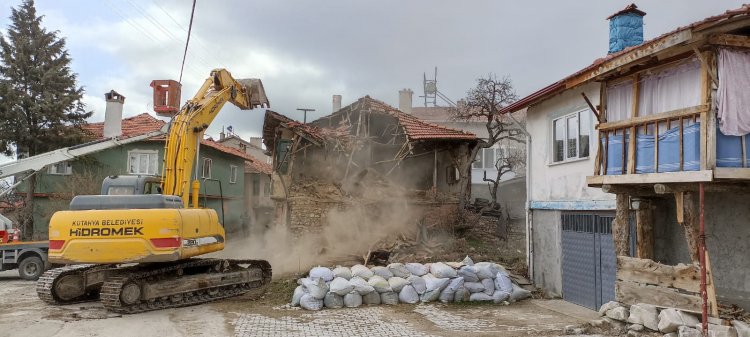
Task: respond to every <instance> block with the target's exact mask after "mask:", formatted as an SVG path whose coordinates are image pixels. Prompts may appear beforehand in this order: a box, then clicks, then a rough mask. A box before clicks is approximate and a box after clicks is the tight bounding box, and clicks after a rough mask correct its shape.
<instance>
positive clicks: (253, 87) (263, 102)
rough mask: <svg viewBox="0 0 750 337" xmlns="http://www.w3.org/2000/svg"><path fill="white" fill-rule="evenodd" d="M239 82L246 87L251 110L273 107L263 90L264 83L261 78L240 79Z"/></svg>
mask: <svg viewBox="0 0 750 337" xmlns="http://www.w3.org/2000/svg"><path fill="white" fill-rule="evenodd" d="M237 82H238V83H239V84H242V86H243V87H245V93H247V95H248V99H247V101H248V102H250V109H255V108H263V107H265V108H270V107H271V103H269V102H268V97H266V90H265V89H263V82H261V81H260V79H259V78H243V79H238V80H237Z"/></svg>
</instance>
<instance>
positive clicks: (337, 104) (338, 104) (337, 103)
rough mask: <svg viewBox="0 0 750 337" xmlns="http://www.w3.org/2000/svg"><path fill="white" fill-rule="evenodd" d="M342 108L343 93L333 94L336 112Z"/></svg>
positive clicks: (334, 110)
mask: <svg viewBox="0 0 750 337" xmlns="http://www.w3.org/2000/svg"><path fill="white" fill-rule="evenodd" d="M339 110H341V95H333V111H331V112H336V111H339Z"/></svg>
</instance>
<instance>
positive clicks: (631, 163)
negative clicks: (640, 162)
mask: <svg viewBox="0 0 750 337" xmlns="http://www.w3.org/2000/svg"><path fill="white" fill-rule="evenodd" d="M636 130H637V128H636V127H635V125H634V126H631V127H630V139H629V140H628V174H635V164H636V163H635V158H636V156H635V151H636V148H635V139H636V138H637V137H636V136H637V135H636Z"/></svg>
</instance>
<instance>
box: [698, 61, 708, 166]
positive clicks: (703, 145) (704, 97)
mask: <svg viewBox="0 0 750 337" xmlns="http://www.w3.org/2000/svg"><path fill="white" fill-rule="evenodd" d="M695 51H696V53H697V54H698V57H700V58H701V59H703V55H702V54H701V53H700V52H699V51H698V50H695ZM708 81H709V79H708V63H707V62H701V104H706V103H710V102H709V91H710V90H711V87H710V86H709V83H708ZM708 110H710V109H708ZM700 121H701V126H700V132H701V133H700V169H701V171H703V170H706V169H708V153H707V152H708V111H707V110H704V111H702V112H701V116H700Z"/></svg>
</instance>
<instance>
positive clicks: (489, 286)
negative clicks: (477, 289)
mask: <svg viewBox="0 0 750 337" xmlns="http://www.w3.org/2000/svg"><path fill="white" fill-rule="evenodd" d="M482 285H483V286H484V291H483V292H484V293H485V294H487V295H489V296H492V294H493V293H494V292H495V280H493V279H491V278H486V279H484V280H482Z"/></svg>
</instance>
